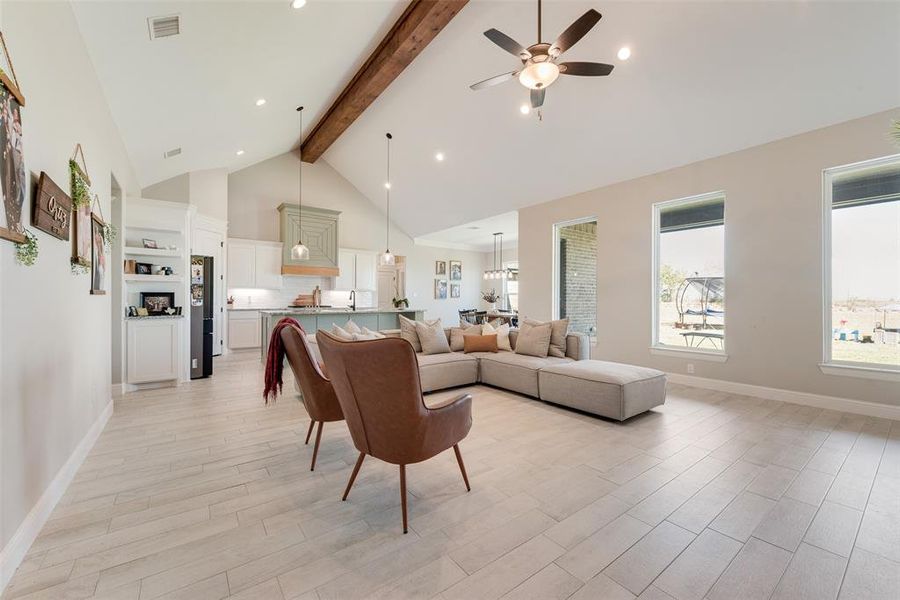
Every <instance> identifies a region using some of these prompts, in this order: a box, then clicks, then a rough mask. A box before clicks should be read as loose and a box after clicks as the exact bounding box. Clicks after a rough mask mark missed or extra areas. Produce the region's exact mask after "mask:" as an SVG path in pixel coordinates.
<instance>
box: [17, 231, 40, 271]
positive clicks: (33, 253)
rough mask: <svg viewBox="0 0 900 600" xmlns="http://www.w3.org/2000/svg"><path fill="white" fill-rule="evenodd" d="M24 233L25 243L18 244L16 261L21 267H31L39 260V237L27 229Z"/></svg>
mask: <svg viewBox="0 0 900 600" xmlns="http://www.w3.org/2000/svg"><path fill="white" fill-rule="evenodd" d="M23 232H24V234H25V241H24V242H22V243H21V244H16V260H17V261H18V262H19V264H20V265H24V266H26V267H30V266H31V265H33V264H34V261H36V260H37V256H38V242H37V236H36V235H34V234H33V233H31V232H30V231H29V230H27V229H25V230H23Z"/></svg>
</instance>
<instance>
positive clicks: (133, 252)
mask: <svg viewBox="0 0 900 600" xmlns="http://www.w3.org/2000/svg"><path fill="white" fill-rule="evenodd" d="M125 256H146V257H157V258H162V257H167V258H181V257H182V256H183V254H182V252H181V250H179V249H175V250H169V249H168V248H139V247H135V246H127V247H126V248H125Z"/></svg>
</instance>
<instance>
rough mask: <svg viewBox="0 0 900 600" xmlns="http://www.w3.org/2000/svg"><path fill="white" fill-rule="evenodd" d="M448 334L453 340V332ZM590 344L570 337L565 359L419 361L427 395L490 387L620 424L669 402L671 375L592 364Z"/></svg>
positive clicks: (477, 356)
mask: <svg viewBox="0 0 900 600" xmlns="http://www.w3.org/2000/svg"><path fill="white" fill-rule="evenodd" d="M445 333H446V335H447V339H448V340H449V339H450V330H449V329H445ZM389 335H399V332H396V333H395V332H390V333H389ZM517 336H518V332H517V331H516V330H511V331H510V334H509V339H510V344H511V346H512V347H513V349H515V347H516V338H517ZM589 343H590V341H589V339H588V337H587V336H585V335H583V334H579V333H570V334H568V335H567V336H566V350H565V354H566V356H565V358H563V357H554V356H547V357H546V358H540V357H536V356H527V355H523V354H516V353H515V352H472V353H470V354H464V353H463V352H446V353H443V354H423V353H421V352H419V353H417V354H416V356H417V358H418V361H419V376H420V378H421V381H422V390H423V391H425V392H433V391H436V390H442V389H446V388H451V387H457V386H463V385H472V384H474V383H484V384H487V385H491V386H495V387H498V388H503V389H505V390H510V391H513V392H518V393H520V394H525V395H527V396H532V397H535V398H540V399H541V400H545V401H547V402H552V403H554V404H561V405H563V406H569V407H571V408H577V409H579V410H583V411H586V412H590V413H593V414H596V415H600V416H603V417H609V418H612V419H617V420H620V421H623V420H625V419H627V418H629V417H632V416H634V415H637V414H640V413H642V412H645V411H648V410H650V409H651V408H653V407H654V406H659V405H661V404H663V403H664V402H665V400H666V374H665V373H663V372H662V371H657V370H655V369H648V368H646V367H636V366H633V365H623V364H619V363H612V362H604V361H597V360H589V357H590V347H589Z"/></svg>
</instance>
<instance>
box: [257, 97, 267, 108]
mask: <svg viewBox="0 0 900 600" xmlns="http://www.w3.org/2000/svg"><path fill="white" fill-rule="evenodd" d="M265 103H266V99H265V98H260V99H259V100H257V101H256V105H257V106H262V105H263V104H265Z"/></svg>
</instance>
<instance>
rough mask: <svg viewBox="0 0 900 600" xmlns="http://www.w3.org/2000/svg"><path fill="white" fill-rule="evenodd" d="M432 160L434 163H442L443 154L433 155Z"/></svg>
mask: <svg viewBox="0 0 900 600" xmlns="http://www.w3.org/2000/svg"><path fill="white" fill-rule="evenodd" d="M434 160H436V161H438V162H441V161H443V160H444V153H443V152H438V153H437V154H435V155H434Z"/></svg>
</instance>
